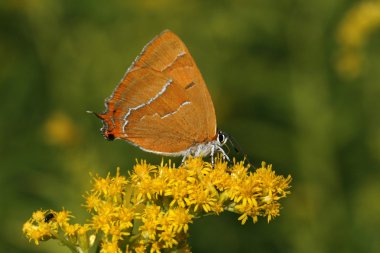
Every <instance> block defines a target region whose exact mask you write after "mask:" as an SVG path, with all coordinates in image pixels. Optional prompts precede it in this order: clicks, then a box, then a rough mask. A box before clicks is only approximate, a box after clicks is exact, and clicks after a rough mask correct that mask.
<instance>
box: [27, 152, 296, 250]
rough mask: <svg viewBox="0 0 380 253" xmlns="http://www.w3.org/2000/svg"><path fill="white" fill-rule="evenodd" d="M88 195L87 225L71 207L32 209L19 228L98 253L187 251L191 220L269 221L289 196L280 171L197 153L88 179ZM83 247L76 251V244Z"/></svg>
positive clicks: (286, 181) (33, 236)
mask: <svg viewBox="0 0 380 253" xmlns="http://www.w3.org/2000/svg"><path fill="white" fill-rule="evenodd" d="M92 181H93V186H92V189H91V190H90V191H89V192H88V193H87V194H86V195H85V199H86V203H85V205H84V206H85V207H86V208H87V210H88V211H89V213H90V214H91V219H90V222H89V223H88V224H85V225H79V224H69V219H70V218H71V215H70V213H69V212H68V211H65V210H63V211H61V212H55V211H52V210H49V211H37V212H35V213H34V214H33V216H32V218H31V219H29V220H28V221H27V222H26V223H25V224H24V227H23V232H24V234H25V235H26V237H27V238H29V240H33V241H34V242H35V243H36V244H38V243H39V242H40V241H44V240H48V239H51V238H56V239H59V240H60V241H61V242H62V243H63V244H65V245H66V246H68V247H70V248H71V249H72V251H73V250H74V251H73V252H88V249H90V248H91V247H93V246H94V245H97V244H100V248H101V250H100V252H102V253H109V252H148V251H149V252H161V251H163V250H164V251H165V250H166V249H171V250H181V251H183V252H190V247H189V245H188V243H187V238H188V229H189V224H190V223H192V222H193V219H195V218H200V217H202V216H206V215H210V214H219V213H221V212H223V211H230V212H235V213H238V214H240V217H239V218H238V219H239V220H240V221H241V223H242V224H244V223H245V222H246V221H247V220H248V218H249V217H251V218H252V220H253V222H256V221H257V220H258V217H259V216H262V217H266V218H267V221H268V222H269V221H270V220H271V219H272V218H274V217H276V216H278V215H279V210H280V204H279V202H278V201H279V200H280V199H281V198H284V197H286V196H287V195H288V194H289V188H290V185H289V184H290V182H291V177H290V176H288V177H286V178H285V177H283V176H277V175H276V174H275V172H274V171H272V167H271V165H266V164H265V163H262V165H261V168H258V169H257V170H256V171H255V172H250V171H249V166H245V165H244V162H238V163H237V162H234V163H233V164H232V165H231V166H228V163H227V162H225V161H223V160H222V159H219V158H217V159H216V162H215V166H214V168H212V166H211V165H210V163H208V162H205V161H203V160H202V158H188V159H187V160H186V162H185V163H184V164H183V165H182V166H180V167H178V168H176V167H175V166H174V165H172V164H171V162H170V161H169V163H168V164H164V163H163V162H161V164H160V165H157V166H155V165H150V164H148V163H146V162H145V161H141V162H137V164H136V165H135V166H134V169H133V171H132V172H131V173H130V174H129V177H128V178H126V177H124V176H121V175H120V172H119V169H117V173H116V176H114V177H111V176H110V174H108V175H107V177H105V178H103V177H100V176H98V175H96V176H94V177H93V180H92ZM78 248H79V249H80V251H79V250H78V251H75V249H78Z"/></svg>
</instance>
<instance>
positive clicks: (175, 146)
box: [95, 30, 229, 163]
mask: <svg viewBox="0 0 380 253" xmlns="http://www.w3.org/2000/svg"><path fill="white" fill-rule="evenodd" d="M105 106H106V110H105V112H104V113H95V115H96V116H97V117H99V118H100V119H101V120H102V121H103V127H102V128H101V132H102V133H103V136H104V137H105V138H106V139H107V140H110V141H111V140H114V139H122V140H125V141H127V142H129V143H131V144H133V145H135V146H137V147H139V148H140V149H142V150H144V151H147V152H151V153H155V154H160V155H166V156H183V160H182V161H184V160H185V158H186V157H188V156H194V157H198V156H203V157H204V156H207V155H211V158H212V163H213V162H214V154H215V153H216V152H221V154H222V156H223V157H224V158H226V159H227V160H229V158H228V156H227V154H226V153H225V151H224V150H223V149H222V146H223V145H224V144H225V143H226V142H227V140H228V135H227V134H226V133H224V132H222V131H218V130H217V124H216V116H215V109H214V105H213V102H212V100H211V96H210V93H209V91H208V89H207V86H206V84H205V81H204V80H203V78H202V75H201V73H200V71H199V69H198V67H197V65H196V64H195V61H194V59H193V58H192V56H191V54H190V52H189V50H188V49H187V47H186V46H185V44H184V43H183V42H182V41H181V39H180V38H179V37H178V36H177V35H176V34H174V33H173V32H171V31H169V30H165V31H163V32H162V33H161V34H159V35H158V36H156V37H155V38H154V39H153V40H152V41H150V42H149V43H148V44H147V45H146V46H145V47H144V48H143V50H142V52H141V53H140V55H139V56H138V57H137V58H136V60H135V61H134V62H133V63H132V65H131V66H130V67H129V68H128V70H127V72H126V74H125V75H124V77H123V78H122V80H121V82H120V83H119V84H118V85H117V87H116V88H115V90H114V91H113V93H112V94H111V96H110V97H109V98H107V99H106V100H105Z"/></svg>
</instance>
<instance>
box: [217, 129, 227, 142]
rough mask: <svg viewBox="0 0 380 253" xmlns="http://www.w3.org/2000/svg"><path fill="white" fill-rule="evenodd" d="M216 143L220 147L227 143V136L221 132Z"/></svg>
mask: <svg viewBox="0 0 380 253" xmlns="http://www.w3.org/2000/svg"><path fill="white" fill-rule="evenodd" d="M218 142H219V144H220V145H224V144H226V142H227V136H226V135H225V134H224V133H223V132H222V131H219V133H218Z"/></svg>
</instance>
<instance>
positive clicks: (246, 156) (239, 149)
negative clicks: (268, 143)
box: [228, 135, 256, 169]
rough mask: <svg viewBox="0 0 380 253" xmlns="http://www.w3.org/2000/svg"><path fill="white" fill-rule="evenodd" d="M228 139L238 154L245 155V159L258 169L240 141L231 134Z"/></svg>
mask: <svg viewBox="0 0 380 253" xmlns="http://www.w3.org/2000/svg"><path fill="white" fill-rule="evenodd" d="M228 141H229V142H230V143H231V146H232V147H233V148H234V150H235V152H236V153H238V154H242V155H243V156H244V159H245V160H246V161H247V162H248V164H250V165H251V166H252V168H253V169H256V167H255V165H253V163H252V162H251V160H250V159H249V157H248V155H247V153H246V152H244V151H243V149H242V148H241V146H240V145H239V143H238V142H237V141H236V139H235V138H234V137H232V136H231V135H228Z"/></svg>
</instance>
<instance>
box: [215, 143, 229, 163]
mask: <svg viewBox="0 0 380 253" xmlns="http://www.w3.org/2000/svg"><path fill="white" fill-rule="evenodd" d="M216 147H217V149H218V150H219V151H220V153H222V156H223V159H226V160H227V161H229V162H230V158H229V157H228V155H227V154H226V152H225V151H224V150H223V149H222V147H220V146H216Z"/></svg>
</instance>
